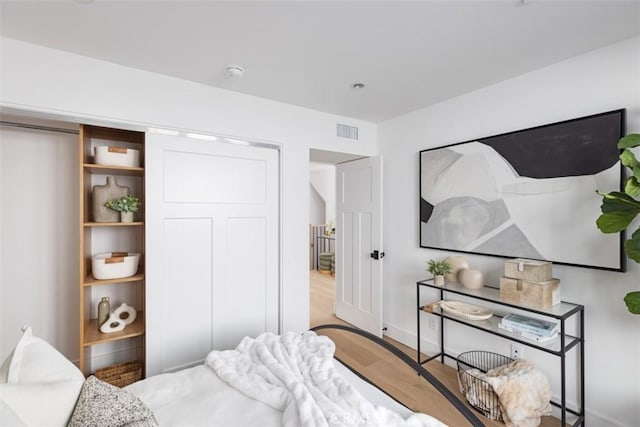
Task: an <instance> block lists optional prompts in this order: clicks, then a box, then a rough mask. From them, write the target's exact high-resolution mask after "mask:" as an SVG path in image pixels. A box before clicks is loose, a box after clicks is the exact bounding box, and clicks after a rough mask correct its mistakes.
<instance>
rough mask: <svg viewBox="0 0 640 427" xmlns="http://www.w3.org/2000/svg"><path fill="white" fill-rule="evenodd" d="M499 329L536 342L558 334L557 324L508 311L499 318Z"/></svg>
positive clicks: (547, 339)
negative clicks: (508, 312)
mask: <svg viewBox="0 0 640 427" xmlns="http://www.w3.org/2000/svg"><path fill="white" fill-rule="evenodd" d="M498 326H499V327H500V328H501V329H504V330H506V331H509V332H511V333H513V334H515V335H518V336H520V337H522V338H527V339H530V340H534V341H537V342H545V341H549V340H552V339H554V338H556V337H557V336H558V329H559V328H558V324H557V323H555V322H550V321H548V320H543V319H534V318H531V317H526V316H522V315H520V314H515V313H510V314H507V315H506V316H504V317H503V318H502V320H500V324H499V325H498Z"/></svg>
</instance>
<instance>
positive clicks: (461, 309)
mask: <svg viewBox="0 0 640 427" xmlns="http://www.w3.org/2000/svg"><path fill="white" fill-rule="evenodd" d="M436 307H440V308H441V309H442V310H443V311H446V312H447V313H450V314H453V315H455V316H460V317H462V318H465V319H469V320H487V319H489V318H491V316H493V313H492V312H491V311H489V310H487V309H486V308H483V307H478V306H477V305H472V304H467V303H466V302H461V301H445V300H442V301H437V302H434V303H431V304H428V305H426V306H425V307H424V311H426V312H429V313H431V312H433V309H434V308H436Z"/></svg>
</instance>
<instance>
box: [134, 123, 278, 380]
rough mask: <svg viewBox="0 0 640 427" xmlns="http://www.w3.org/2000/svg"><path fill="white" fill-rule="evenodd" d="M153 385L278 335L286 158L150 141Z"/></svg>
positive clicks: (182, 141)
mask: <svg viewBox="0 0 640 427" xmlns="http://www.w3.org/2000/svg"><path fill="white" fill-rule="evenodd" d="M145 156H146V159H145V164H146V171H147V175H146V202H145V204H146V206H145V209H146V211H145V216H146V222H147V233H146V236H147V240H146V262H147V266H146V272H147V273H146V274H147V277H146V284H147V286H146V300H147V304H146V309H147V313H146V319H147V331H146V332H147V333H146V347H147V351H146V355H147V372H146V374H147V376H150V375H155V374H159V373H163V372H169V371H174V370H177V369H181V368H184V367H187V366H192V365H195V364H198V363H202V361H203V360H204V358H205V357H206V355H207V353H208V352H209V351H210V350H212V349H228V348H233V347H235V346H236V345H237V344H238V342H239V341H240V339H241V338H243V337H244V336H247V335H249V336H256V335H258V334H260V333H262V332H265V331H271V332H276V333H277V332H279V331H278V323H279V322H278V318H279V279H278V277H279V272H278V268H279V243H278V238H279V237H278V236H279V233H278V206H279V202H278V199H279V196H278V189H279V185H278V176H279V172H278V167H279V166H278V152H277V150H275V149H268V148H261V147H253V146H243V145H236V144H228V143H221V142H213V141H201V140H194V139H190V138H185V137H178V136H167V135H159V134H147V148H146V153H145Z"/></svg>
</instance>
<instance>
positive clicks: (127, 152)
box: [93, 146, 140, 168]
mask: <svg viewBox="0 0 640 427" xmlns="http://www.w3.org/2000/svg"><path fill="white" fill-rule="evenodd" d="M93 149H94V152H95V161H96V164H99V165H105V166H128V167H134V168H137V167H139V166H140V150H136V149H133V148H126V147H114V146H96V147H93Z"/></svg>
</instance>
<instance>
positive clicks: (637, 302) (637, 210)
mask: <svg viewBox="0 0 640 427" xmlns="http://www.w3.org/2000/svg"><path fill="white" fill-rule="evenodd" d="M638 146H640V134H629V135H627V136H625V137H624V138H622V139H620V141H618V148H619V149H621V150H623V151H622V154H620V161H621V162H622V164H623V165H624V166H626V167H627V168H629V170H630V171H629V174H628V177H627V179H626V180H625V182H624V192H620V191H612V192H610V193H602V192H600V191H598V194H599V195H601V196H602V205H601V206H600V210H601V211H602V215H600V216H599V217H598V219H597V221H596V225H597V226H598V228H599V229H600V231H602V232H603V233H619V232H620V231H622V230H625V229H627V228H628V227H629V226H630V225H631V222H632V221H633V220H634V219H635V217H636V216H638V214H640V162H639V161H638V159H637V158H636V156H635V155H634V154H633V152H632V151H631V149H632V148H635V147H638ZM624 252H625V254H626V255H627V256H628V257H629V258H631V259H632V260H634V261H635V262H637V263H640V227H639V228H638V229H637V230H635V231H634V232H633V233H632V234H631V237H630V238H629V239H627V240H626V241H625V242H624ZM624 302H625V304H626V305H627V308H628V309H629V311H630V312H631V313H633V314H640V291H635V292H629V293H628V294H627V295H626V296H625V297H624Z"/></svg>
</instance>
